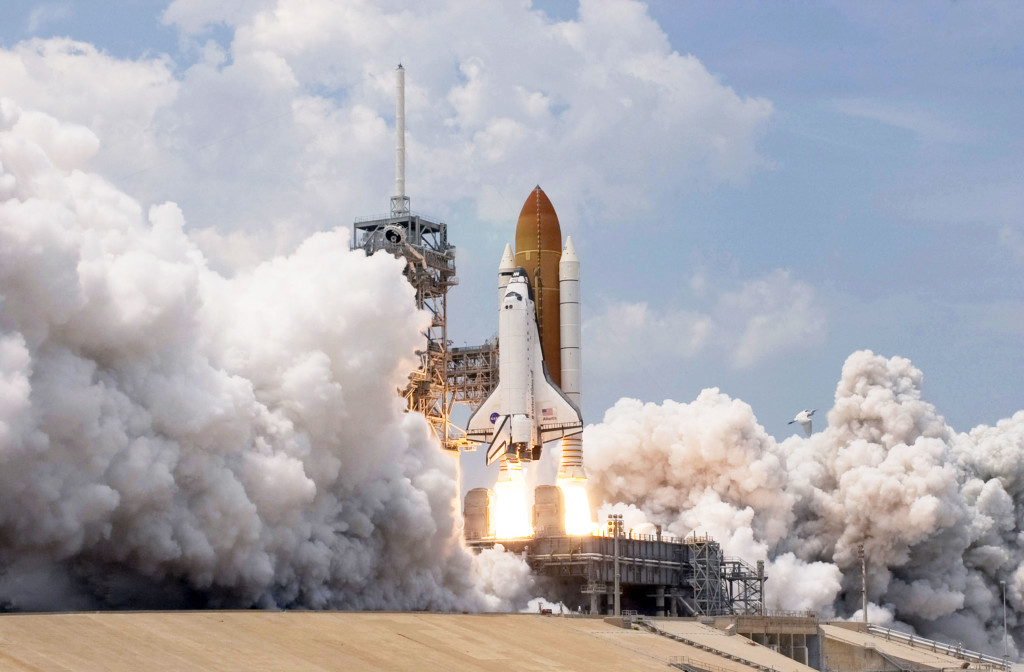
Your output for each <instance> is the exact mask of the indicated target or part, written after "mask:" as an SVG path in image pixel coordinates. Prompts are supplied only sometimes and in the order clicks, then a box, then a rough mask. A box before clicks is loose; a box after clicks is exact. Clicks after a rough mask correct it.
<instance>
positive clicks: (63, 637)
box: [0, 611, 1003, 672]
mask: <svg viewBox="0 0 1024 672" xmlns="http://www.w3.org/2000/svg"><path fill="white" fill-rule="evenodd" d="M900 637H901V635H900V633H892V632H889V631H883V630H881V629H879V628H875V627H874V626H869V629H868V630H865V629H864V628H863V627H859V624H849V623H843V624H824V623H821V624H819V623H818V622H817V620H816V619H815V618H814V617H813V616H803V617H798V616H793V615H786V614H781V615H768V616H734V617H718V618H700V619H696V618H689V619H671V618H655V619H644V618H637V617H624V618H586V617H569V616H559V615H551V616H541V615H532V614H488V615H482V614H433V613H384V612H361V613H354V612H298V611H292V612H269V611H199V612H100V613H76V614H3V615H0V670H3V671H4V672H27V671H29V670H31V671H34V672H51V671H52V672H71V671H74V672H93V671H96V672H99V671H101V670H102V671H103V672H122V671H124V672H128V671H132V672H134V671H136V670H148V671H155V672H160V671H161V670H175V671H179V670H180V671H185V672H187V671H190V670H204V671H214V672H216V671H221V670H223V671H228V670H255V671H266V672H271V671H273V672H278V671H279V670H289V671H295V672H324V671H326V670H398V671H402V670H410V671H412V670H417V671H423V670H471V671H472V670H537V671H543V670H559V671H561V672H572V671H574V670H579V671H580V672H583V671H587V672H599V671H601V670H665V669H673V668H674V669H682V670H687V671H688V672H811V671H812V670H830V671H831V672H905V671H908V670H914V671H916V672H942V671H943V670H947V671H948V670H972V671H975V672H1002V670H1003V667H1002V666H1001V665H999V664H998V663H999V662H1000V661H997V660H996V659H992V658H987V657H979V655H978V654H972V653H971V652H969V651H961V650H959V649H953V648H952V647H945V645H942V644H939V643H937V642H930V641H928V640H922V639H920V638H917V639H916V640H915V641H913V642H906V641H899V640H900Z"/></svg>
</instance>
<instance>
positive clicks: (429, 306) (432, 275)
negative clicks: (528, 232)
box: [352, 196, 466, 451]
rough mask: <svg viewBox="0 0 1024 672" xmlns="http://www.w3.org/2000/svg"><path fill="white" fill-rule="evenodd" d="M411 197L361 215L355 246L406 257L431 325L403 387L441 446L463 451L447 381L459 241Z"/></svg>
mask: <svg viewBox="0 0 1024 672" xmlns="http://www.w3.org/2000/svg"><path fill="white" fill-rule="evenodd" d="M408 208H409V198H408V197H407V196H397V197H393V198H392V199H391V214H390V216H386V217H376V218H373V217H371V218H364V219H357V220H356V221H355V223H354V224H353V227H352V249H361V250H363V251H364V252H365V253H366V254H367V256H369V255H372V254H374V253H376V252H378V251H382V250H383V251H384V252H386V253H388V254H392V255H394V256H396V257H399V258H402V259H404V260H405V262H406V265H405V271H404V274H405V277H406V279H407V280H408V281H409V284H411V285H412V287H413V289H414V290H415V291H416V307H417V308H419V309H421V310H426V311H427V312H429V313H430V316H431V320H430V326H429V327H428V328H427V330H426V331H425V332H424V334H423V335H424V337H425V343H424V347H423V349H422V350H419V351H418V354H419V356H420V362H419V366H418V367H417V368H416V369H415V370H414V371H413V372H412V373H411V374H410V375H409V383H408V384H407V385H406V387H405V389H404V390H402V391H401V394H402V397H404V398H405V400H406V403H407V405H408V409H409V410H410V411H416V412H418V413H422V414H423V416H424V417H425V418H426V419H427V421H428V422H429V423H430V426H431V427H432V428H433V430H434V432H435V434H436V435H437V438H438V440H439V441H440V443H441V447H442V448H444V449H445V450H450V451H458V450H459V449H460V447H462V446H464V445H465V444H466V441H465V438H464V436H463V435H462V433H461V430H459V429H457V428H456V427H455V426H453V425H452V424H451V422H450V421H449V418H450V417H451V407H452V403H453V399H452V394H451V392H450V391H449V387H448V290H449V289H450V288H451V287H454V286H455V285H457V284H458V282H459V280H458V278H457V277H456V275H455V246H454V245H451V244H450V243H449V242H448V226H447V225H446V224H445V223H444V222H434V221H432V220H429V219H427V218H425V217H422V216H420V215H418V214H415V213H413V212H411V211H410V210H409V209H408Z"/></svg>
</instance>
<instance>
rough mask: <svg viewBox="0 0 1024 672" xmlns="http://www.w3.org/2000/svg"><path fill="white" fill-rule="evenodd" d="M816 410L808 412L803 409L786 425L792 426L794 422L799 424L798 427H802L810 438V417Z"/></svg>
mask: <svg viewBox="0 0 1024 672" xmlns="http://www.w3.org/2000/svg"><path fill="white" fill-rule="evenodd" d="M816 410H818V409H816V408H812V409H811V410H809V411H808V410H807V409H806V408H805V409H804V410H802V411H800V412H799V413H797V414H796V417H795V418H793V419H792V420H790V421H789V422H788V423H786V424H788V425H792V424H793V423H794V422H799V423H800V426H801V427H803V428H804V431H805V432H806V433H807V436H810V435H811V416H812V415H814V412H815V411H816Z"/></svg>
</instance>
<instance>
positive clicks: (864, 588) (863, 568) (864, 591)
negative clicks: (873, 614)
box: [857, 544, 868, 626]
mask: <svg viewBox="0 0 1024 672" xmlns="http://www.w3.org/2000/svg"><path fill="white" fill-rule="evenodd" d="M857 557H858V558H860V605H861V611H863V612H864V614H863V616H864V625H865V626H867V624H868V561H867V558H866V557H865V555H864V544H858V545H857Z"/></svg>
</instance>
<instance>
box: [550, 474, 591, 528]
mask: <svg viewBox="0 0 1024 672" xmlns="http://www.w3.org/2000/svg"><path fill="white" fill-rule="evenodd" d="M586 483H587V479H585V478H560V479H558V487H559V488H561V489H562V496H563V497H564V498H565V533H566V534H569V535H574V536H576V535H588V534H594V532H596V531H597V523H595V522H594V521H593V520H592V519H591V518H590V500H589V499H588V498H587V487H586Z"/></svg>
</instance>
